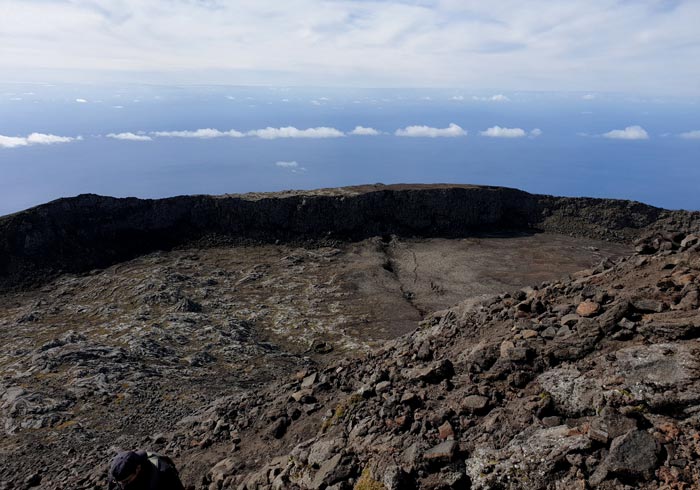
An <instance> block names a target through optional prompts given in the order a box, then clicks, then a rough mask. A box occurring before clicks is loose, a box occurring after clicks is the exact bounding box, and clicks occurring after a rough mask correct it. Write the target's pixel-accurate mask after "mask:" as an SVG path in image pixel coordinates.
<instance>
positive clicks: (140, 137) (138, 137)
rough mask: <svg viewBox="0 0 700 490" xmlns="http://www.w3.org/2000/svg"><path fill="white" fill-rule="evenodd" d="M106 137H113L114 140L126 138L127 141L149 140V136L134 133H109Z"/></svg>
mask: <svg viewBox="0 0 700 490" xmlns="http://www.w3.org/2000/svg"><path fill="white" fill-rule="evenodd" d="M107 137H108V138H113V139H115V140H127V141H151V140H152V138H151V137H150V136H146V135H145V134H134V133H116V134H115V133H109V134H108V135H107Z"/></svg>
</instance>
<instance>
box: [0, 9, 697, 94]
mask: <svg viewBox="0 0 700 490" xmlns="http://www.w3.org/2000/svg"><path fill="white" fill-rule="evenodd" d="M698 22H700V2H698V1H696V0H685V1H683V0H567V1H551V0H529V1H527V2H523V1H521V0H498V1H491V2H485V1H482V0H478V1H477V0H414V1H409V0H393V1H392V0H380V1H372V0H285V1H284V2H280V1H278V0H239V1H233V0H228V1H225V0H0V79H3V80H6V81H43V82H58V81H62V82H81V83H85V82H94V83H98V82H107V81H112V82H113V81H118V82H131V83H161V84H163V83H208V84H233V85H266V86H285V85H294V86H338V87H347V86H351V87H367V88H376V87H467V88H471V89H486V90H496V91H497V92H501V91H504V90H530V91H605V92H626V93H646V94H656V95H668V94H686V95H700V63H697V62H693V60H698V59H700V36H699V35H698V28H697V25H698Z"/></svg>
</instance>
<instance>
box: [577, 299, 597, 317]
mask: <svg viewBox="0 0 700 490" xmlns="http://www.w3.org/2000/svg"><path fill="white" fill-rule="evenodd" d="M576 313H578V315H579V316H582V317H584V318H588V317H591V316H595V315H597V314H598V313H600V305H599V304H598V303H596V302H595V301H584V302H583V303H581V304H580V305H578V307H577V308H576Z"/></svg>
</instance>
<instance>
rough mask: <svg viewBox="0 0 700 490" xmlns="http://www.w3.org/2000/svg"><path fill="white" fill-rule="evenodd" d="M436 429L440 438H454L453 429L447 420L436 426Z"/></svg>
mask: <svg viewBox="0 0 700 490" xmlns="http://www.w3.org/2000/svg"><path fill="white" fill-rule="evenodd" d="M438 431H439V432H440V439H454V438H455V431H454V429H453V428H452V426H451V425H450V423H449V422H445V423H444V424H442V425H441V426H440V427H439V428H438Z"/></svg>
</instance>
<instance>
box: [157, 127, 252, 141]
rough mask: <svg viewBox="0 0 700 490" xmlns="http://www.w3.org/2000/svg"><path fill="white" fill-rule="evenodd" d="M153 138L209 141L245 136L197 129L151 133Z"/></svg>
mask: <svg viewBox="0 0 700 490" xmlns="http://www.w3.org/2000/svg"><path fill="white" fill-rule="evenodd" d="M151 134H152V135H153V136H157V137H159V138H198V139H211V138H223V137H225V136H228V137H230V138H242V137H243V136H245V135H244V134H243V133H241V132H240V131H236V130H235V129H231V130H229V131H219V130H218V129H212V128H204V129H197V130H195V131H154V132H152V133H151Z"/></svg>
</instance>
